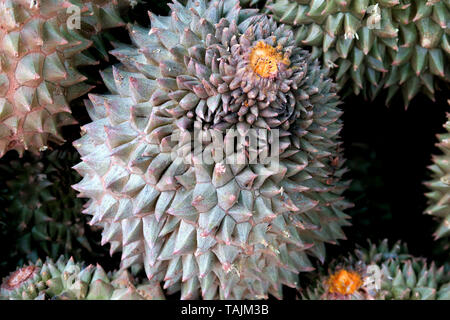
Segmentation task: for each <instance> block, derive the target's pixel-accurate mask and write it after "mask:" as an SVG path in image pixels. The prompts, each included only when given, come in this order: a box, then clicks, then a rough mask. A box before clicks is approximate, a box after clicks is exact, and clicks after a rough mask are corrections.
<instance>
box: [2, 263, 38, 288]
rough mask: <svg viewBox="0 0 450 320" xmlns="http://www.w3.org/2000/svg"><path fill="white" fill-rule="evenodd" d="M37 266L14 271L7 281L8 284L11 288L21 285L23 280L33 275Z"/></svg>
mask: <svg viewBox="0 0 450 320" xmlns="http://www.w3.org/2000/svg"><path fill="white" fill-rule="evenodd" d="M34 269H36V267H35V266H28V267H25V268H22V269H19V270H17V271H16V272H14V273H13V274H12V275H11V276H10V277H9V279H8V281H7V286H8V287H9V288H11V289H13V288H17V287H19V286H20V285H21V284H22V283H23V282H25V281H26V280H27V279H28V278H30V277H31V276H32V275H33V272H34Z"/></svg>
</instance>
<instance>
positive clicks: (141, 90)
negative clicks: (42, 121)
mask: <svg viewBox="0 0 450 320" xmlns="http://www.w3.org/2000/svg"><path fill="white" fill-rule="evenodd" d="M170 7H171V15H170V16H168V17H159V16H155V15H153V14H150V20H151V29H150V31H149V30H148V29H144V28H141V27H138V26H130V36H131V38H132V42H133V44H134V46H126V45H121V46H118V47H117V49H115V50H113V51H112V52H111V53H112V54H113V55H114V56H116V57H117V58H118V59H119V60H120V61H121V62H122V64H121V65H119V66H116V67H114V68H113V69H112V70H108V71H106V72H105V73H104V74H103V77H104V81H105V83H106V85H107V86H108V87H109V89H110V91H111V94H109V95H103V96H100V95H90V102H89V103H87V109H88V112H89V114H90V116H91V118H92V120H93V122H92V123H90V124H88V125H85V126H84V127H83V128H82V130H83V132H84V135H83V136H82V138H81V139H79V140H78V141H76V142H75V143H74V146H75V147H76V148H77V149H78V151H79V152H80V154H81V156H82V162H81V163H80V164H78V165H77V166H75V167H74V168H75V169H76V170H77V171H78V172H79V173H80V174H81V175H82V176H83V177H84V178H83V180H82V181H81V182H80V183H79V184H77V185H75V186H74V188H75V189H76V190H78V191H80V196H82V197H87V198H90V200H89V202H88V203H87V206H86V210H85V213H87V214H89V215H92V216H93V218H92V220H91V222H90V223H91V224H94V225H100V226H102V227H103V228H104V231H103V234H102V242H103V243H108V242H109V243H110V244H111V252H115V251H118V250H122V267H128V266H131V265H136V264H138V265H143V266H144V268H145V271H146V273H147V276H148V277H149V279H156V280H164V281H165V285H164V287H165V288H168V289H169V292H170V293H171V292H174V291H177V290H181V298H182V299H194V298H197V297H199V293H200V294H201V296H202V297H203V298H205V299H217V298H221V299H227V298H234V299H244V298H245V299H259V298H267V296H268V294H272V295H274V296H275V297H278V298H281V296H282V293H281V286H282V285H283V284H284V285H288V286H291V287H296V286H297V282H298V273H299V272H301V271H310V270H313V267H312V264H311V262H310V260H309V257H308V256H310V255H312V256H314V257H317V258H319V259H320V260H321V261H323V260H324V258H325V246H324V243H325V242H328V243H336V241H337V239H343V238H344V234H343V232H342V230H341V226H343V225H348V222H347V221H346V220H345V219H347V218H348V217H347V216H346V215H345V214H344V213H343V212H342V210H343V209H345V208H347V207H348V206H349V204H348V203H347V202H345V201H344V200H343V198H342V197H341V193H342V192H343V190H344V189H345V188H346V187H347V185H348V184H347V183H343V182H341V181H340V178H341V176H342V174H343V173H344V171H345V170H344V169H343V168H342V164H343V162H344V161H343V158H342V154H341V149H340V142H339V141H338V140H339V136H338V134H339V131H340V129H341V122H340V120H338V119H339V116H340V115H341V111H340V110H339V109H338V108H337V106H338V105H339V104H340V102H339V99H338V97H337V96H336V93H335V88H334V87H335V86H334V84H333V83H332V81H331V80H330V79H328V78H327V77H326V73H325V71H323V70H322V69H321V68H320V66H319V65H318V62H317V61H316V62H313V61H312V60H311V59H310V57H309V54H307V52H305V51H302V50H301V49H299V48H298V47H295V46H294V38H293V34H292V33H291V32H290V31H289V30H287V29H286V28H285V27H284V26H278V25H277V24H276V23H275V22H273V21H272V20H270V19H268V18H267V17H266V16H264V15H261V14H260V13H259V12H258V11H257V10H241V8H240V7H239V3H238V1H237V0H236V1H235V0H228V1H210V2H208V3H205V1H202V0H199V1H188V3H187V5H186V7H184V6H183V5H181V4H179V3H177V2H174V4H171V5H170ZM255 47H257V48H264V47H266V48H269V52H272V53H273V54H274V56H275V57H277V59H278V58H280V59H281V60H280V61H278V62H279V63H277V64H272V65H271V66H270V68H269V69H268V70H269V71H270V72H271V73H270V76H269V77H263V76H259V75H258V74H257V73H256V71H255V70H256V69H253V68H252V67H251V66H250V64H249V59H250V58H249V55H251V52H253V51H252V50H253V48H255ZM274 47H277V48H278V49H276V50H275V49H274ZM270 48H272V49H270ZM274 50H275V51H276V53H275V52H274ZM263 51H264V50H263ZM281 57H283V58H281ZM287 61H290V64H289V63H288V62H287ZM266 66H267V65H266ZM274 70H275V71H276V72H273V71H274ZM266 71H267V70H266ZM262 74H263V75H265V73H262ZM194 128H196V129H199V130H201V132H202V133H205V134H206V133H207V132H208V131H207V129H213V130H215V131H214V132H218V133H224V132H225V130H226V129H237V132H238V133H239V135H242V136H244V135H245V134H246V133H247V132H248V130H249V129H251V128H257V129H259V130H260V132H261V131H263V130H264V129H269V130H275V129H279V130H280V137H281V138H280V145H279V149H280V159H281V160H280V165H279V167H276V166H275V165H274V163H271V164H269V165H264V164H248V163H247V164H244V165H239V164H230V162H229V161H228V160H229V159H231V158H233V157H236V156H237V153H236V151H231V153H228V154H227V159H226V160H227V161H220V162H214V163H213V164H210V165H207V164H204V163H202V162H200V161H198V158H197V154H195V155H192V154H191V153H189V152H188V153H187V156H186V159H188V160H191V162H189V161H187V162H185V161H183V160H185V159H183V158H182V157H180V156H178V157H176V158H175V159H174V160H172V158H171V152H173V151H180V152H181V153H182V151H184V150H185V149H184V147H185V145H187V146H189V144H190V143H192V142H193V139H194V138H192V137H191V136H190V135H188V133H192V132H193V131H194ZM176 139H180V140H181V141H182V142H183V143H186V144H185V145H183V144H182V145H181V147H180V144H178V143H177V142H178V140H176ZM231 139H233V138H231ZM228 142H230V140H229V139H228V137H227V136H226V137H225V144H227V143H228ZM210 146H211V145H208V146H207V143H205V145H203V146H202V151H205V152H210V148H209V147H210ZM268 147H269V146H268V145H267V144H266V145H265V146H264V148H265V149H266V150H267V148H268ZM273 148H274V147H273ZM207 150H209V151H207ZM183 154H184V153H183Z"/></svg>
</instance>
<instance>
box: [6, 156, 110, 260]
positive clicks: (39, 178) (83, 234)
mask: <svg viewBox="0 0 450 320" xmlns="http://www.w3.org/2000/svg"><path fill="white" fill-rule="evenodd" d="M78 161H79V156H78V154H77V153H76V152H70V151H64V150H58V151H52V152H45V153H42V155H41V156H40V157H34V156H33V155H30V154H27V155H26V156H25V157H23V158H21V159H18V160H11V161H10V162H9V163H8V165H6V164H1V165H0V176H1V177H2V182H1V183H0V185H1V187H0V194H1V195H2V199H1V200H0V204H1V207H2V208H5V209H2V212H1V213H0V223H4V224H7V225H8V228H7V230H6V231H5V232H4V233H3V234H2V240H1V242H2V243H3V245H4V247H5V248H2V249H1V250H2V251H3V250H5V251H7V252H8V253H9V256H7V254H5V257H7V259H5V260H8V263H10V264H11V263H13V265H19V264H23V263H25V262H26V261H28V260H32V261H36V260H37V258H38V257H42V256H48V257H50V258H52V259H57V258H58V257H59V256H60V255H66V256H70V255H73V256H74V257H75V258H76V259H80V258H82V253H83V252H89V253H90V254H92V255H94V256H101V254H100V253H101V252H102V250H101V247H100V246H99V244H97V243H95V241H94V238H97V237H95V234H94V232H93V230H90V227H89V226H88V225H87V219H86V217H85V216H83V215H81V211H82V208H83V204H84V202H85V201H83V200H82V199H78V198H77V197H76V191H75V190H73V189H72V187H71V185H72V184H74V183H76V182H78V181H79V175H78V174H77V173H76V172H75V171H74V170H71V167H72V166H73V165H75V163H77V162H78ZM68 173H69V174H68ZM98 236H99V235H98ZM6 248H7V249H6Z"/></svg>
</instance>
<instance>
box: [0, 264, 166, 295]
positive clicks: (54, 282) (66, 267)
mask: <svg viewBox="0 0 450 320" xmlns="http://www.w3.org/2000/svg"><path fill="white" fill-rule="evenodd" d="M0 299H6V300H164V299H165V298H164V293H163V292H162V290H161V287H160V286H159V284H158V283H150V282H148V281H147V282H144V283H139V282H138V281H136V279H134V278H133V276H132V275H131V274H130V273H129V272H128V271H126V270H122V271H115V272H109V273H106V272H105V270H103V268H102V267H101V266H100V265H97V266H93V265H88V266H85V265H84V263H79V262H75V261H74V259H73V258H70V259H68V260H67V259H65V258H63V257H60V258H59V259H58V260H56V261H53V260H51V259H47V260H46V261H45V262H43V261H41V260H38V261H36V262H35V263H29V264H26V265H24V266H22V267H20V268H18V269H17V270H16V271H14V272H12V273H11V274H10V275H9V276H7V277H6V278H4V279H3V283H2V285H1V288H0Z"/></svg>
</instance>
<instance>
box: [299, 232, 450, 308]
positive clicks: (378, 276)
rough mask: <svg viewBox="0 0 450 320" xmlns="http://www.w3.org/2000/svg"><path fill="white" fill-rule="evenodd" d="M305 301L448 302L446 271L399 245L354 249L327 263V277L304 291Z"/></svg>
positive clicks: (449, 283)
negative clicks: (339, 258) (344, 255)
mask: <svg viewBox="0 0 450 320" xmlns="http://www.w3.org/2000/svg"><path fill="white" fill-rule="evenodd" d="M302 298H303V299H306V300H309V299H312V300H450V270H445V269H444V266H442V267H440V268H438V267H436V265H435V264H434V262H432V263H431V264H428V263H427V261H426V259H424V258H417V257H414V256H412V255H410V254H409V253H408V250H407V248H406V244H402V243H401V242H400V241H398V242H397V243H395V244H394V246H393V247H392V248H390V247H389V246H388V242H387V240H384V241H382V242H380V244H379V245H378V246H377V245H375V244H372V243H370V242H369V248H368V249H363V248H360V247H359V248H357V249H356V250H355V251H354V253H352V254H350V255H349V256H348V257H344V258H342V259H341V260H339V261H337V262H334V263H331V267H330V268H329V271H328V275H324V274H322V275H321V276H320V277H319V279H318V280H317V282H316V284H315V285H313V286H312V287H311V288H307V289H306V290H305V291H304V292H303V294H302Z"/></svg>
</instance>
